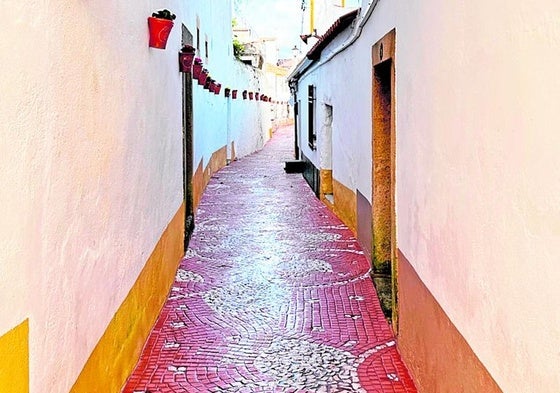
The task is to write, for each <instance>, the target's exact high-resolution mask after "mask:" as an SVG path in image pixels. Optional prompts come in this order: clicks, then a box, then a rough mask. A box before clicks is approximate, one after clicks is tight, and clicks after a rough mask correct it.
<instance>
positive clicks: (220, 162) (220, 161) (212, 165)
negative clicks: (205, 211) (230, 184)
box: [193, 144, 235, 211]
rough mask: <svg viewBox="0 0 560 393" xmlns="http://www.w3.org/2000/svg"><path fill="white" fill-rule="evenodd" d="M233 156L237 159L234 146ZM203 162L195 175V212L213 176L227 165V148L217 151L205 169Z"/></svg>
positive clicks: (199, 164)
mask: <svg viewBox="0 0 560 393" xmlns="http://www.w3.org/2000/svg"><path fill="white" fill-rule="evenodd" d="M232 154H233V157H235V147H234V145H233V144H232ZM202 161H203V160H202V159H201V160H200V162H199V163H198V167H197V168H196V171H195V172H194V175H193V206H194V210H195V211H196V208H197V206H198V204H199V203H200V198H202V194H203V193H204V190H205V189H206V186H207V185H208V182H209V181H210V178H211V177H212V175H213V174H214V173H216V172H217V171H219V170H220V169H222V168H223V167H225V166H226V165H227V146H224V147H222V148H220V149H219V150H217V151H215V152H214V153H213V154H212V157H210V160H209V161H208V164H207V165H206V168H204V169H203V168H202Z"/></svg>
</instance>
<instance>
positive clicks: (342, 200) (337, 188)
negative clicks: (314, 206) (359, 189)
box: [321, 178, 357, 235]
mask: <svg viewBox="0 0 560 393" xmlns="http://www.w3.org/2000/svg"><path fill="white" fill-rule="evenodd" d="M332 192H333V197H334V204H332V203H331V202H330V201H329V200H328V199H326V198H325V197H324V195H321V201H323V203H324V204H325V205H327V207H328V208H329V209H330V210H331V211H332V212H333V213H334V214H336V215H337V216H338V218H340V219H341V220H342V222H344V224H346V226H348V228H350V229H351V230H352V232H354V235H355V234H356V227H357V217H356V209H357V205H356V193H355V192H353V191H352V190H351V189H349V188H348V187H346V186H345V185H344V184H342V183H340V182H338V181H337V180H336V179H334V178H333V179H332Z"/></svg>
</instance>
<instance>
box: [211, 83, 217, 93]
mask: <svg viewBox="0 0 560 393" xmlns="http://www.w3.org/2000/svg"><path fill="white" fill-rule="evenodd" d="M210 91H211V92H212V93H214V94H218V84H217V83H216V81H215V80H213V81H212V83H210Z"/></svg>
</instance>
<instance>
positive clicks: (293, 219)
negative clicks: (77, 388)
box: [123, 128, 416, 393]
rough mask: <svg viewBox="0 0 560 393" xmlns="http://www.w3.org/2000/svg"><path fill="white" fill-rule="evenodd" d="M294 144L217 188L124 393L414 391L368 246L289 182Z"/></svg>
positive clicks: (260, 156)
mask: <svg viewBox="0 0 560 393" xmlns="http://www.w3.org/2000/svg"><path fill="white" fill-rule="evenodd" d="M291 133H292V132H291V129H290V128H282V129H280V130H279V131H277V132H276V134H275V137H274V138H273V139H272V140H271V141H270V142H269V143H268V144H267V146H266V147H265V148H264V149H263V150H262V151H261V152H259V153H256V154H253V155H251V156H249V157H246V158H243V159H241V160H239V161H236V162H233V163H232V164H231V165H230V166H228V167H226V168H224V169H222V170H221V171H220V172H218V173H217V174H216V175H215V176H214V177H213V178H212V180H211V182H210V184H209V186H208V188H207V191H206V193H205V195H204V196H203V198H202V201H201V203H200V206H199V210H198V214H197V227H196V229H195V232H194V234H193V237H192V239H191V244H190V248H189V250H188V252H187V255H186V257H185V258H184V259H183V261H182V262H181V265H180V267H179V270H178V271H177V276H176V280H175V283H174V285H173V288H172V290H171V293H170V295H169V299H168V300H167V302H166V304H165V306H164V308H163V310H162V313H161V315H160V317H159V320H158V321H157V323H156V325H155V327H154V330H153V332H152V333H151V335H150V337H149V339H148V342H147V343H146V346H145V348H144V352H143V354H142V357H141V359H140V361H139V363H138V365H137V368H136V370H135V371H134V373H133V375H132V376H131V377H130V378H129V380H128V382H127V384H126V386H125V388H124V390H123V392H125V393H133V392H134V393H148V392H150V393H155V392H374V393H384V392H394V393H397V392H398V393H400V392H416V389H415V388H414V384H413V382H412V380H411V378H410V376H409V374H408V372H407V370H406V368H405V366H404V364H403V362H402V361H401V359H400V356H399V354H398V352H397V348H396V341H395V338H394V336H393V334H392V332H391V329H390V327H389V326H388V324H387V323H386V321H385V319H384V317H383V313H382V311H381V308H380V305H379V302H378V300H377V298H376V294H375V290H374V288H373V285H372V282H371V280H370V278H369V276H368V269H369V264H368V261H367V260H366V258H365V257H364V254H363V252H362V250H361V248H360V246H359V244H358V243H357V241H356V240H355V238H354V237H353V236H352V233H351V231H350V230H349V229H348V228H347V227H346V226H344V225H343V224H342V223H341V222H340V221H339V220H338V219H337V218H336V217H335V216H334V215H333V214H331V212H330V211H329V210H328V209H327V208H326V207H325V206H324V205H323V204H322V203H321V202H320V201H318V200H317V199H316V198H315V196H314V195H313V193H312V192H311V190H310V189H309V187H308V186H307V184H306V183H305V181H304V180H303V178H302V176H301V175H299V174H286V173H284V170H283V162H284V161H285V160H286V159H290V158H291V156H292V153H291V148H292V146H293V142H292V139H291Z"/></svg>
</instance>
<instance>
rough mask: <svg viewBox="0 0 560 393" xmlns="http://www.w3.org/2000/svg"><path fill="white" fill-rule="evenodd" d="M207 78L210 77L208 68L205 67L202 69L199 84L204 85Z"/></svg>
mask: <svg viewBox="0 0 560 393" xmlns="http://www.w3.org/2000/svg"><path fill="white" fill-rule="evenodd" d="M206 79H208V70H207V69H206V68H203V69H202V71H200V75H199V76H198V84H199V85H201V86H204V85H205V84H206Z"/></svg>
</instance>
